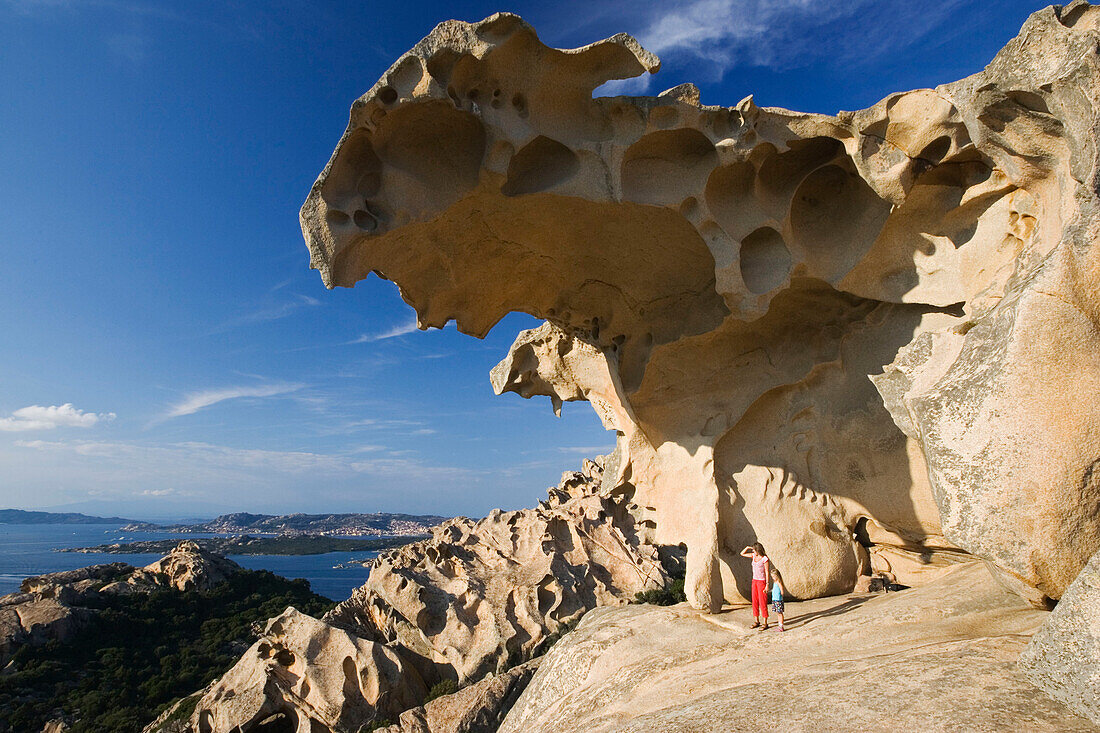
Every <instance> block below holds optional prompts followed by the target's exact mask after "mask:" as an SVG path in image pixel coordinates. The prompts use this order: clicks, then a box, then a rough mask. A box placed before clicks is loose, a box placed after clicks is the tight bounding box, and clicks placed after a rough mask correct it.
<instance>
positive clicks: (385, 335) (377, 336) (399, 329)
mask: <svg viewBox="0 0 1100 733" xmlns="http://www.w3.org/2000/svg"><path fill="white" fill-rule="evenodd" d="M416 330H418V329H417V326H416V319H415V318H413V319H412V320H411V321H407V322H405V323H402V324H400V325H397V326H394V327H393V328H391V329H389V330H386V331H382V332H380V333H365V334H363V335H362V336H360V337H359V338H357V339H352V340H351V341H347V342H345V344H344V345H345V346H351V345H352V344H369V343H373V342H375V341H384V340H385V339H392V338H396V337H398V336H404V335H405V334H407V333H412V332H413V331H416Z"/></svg>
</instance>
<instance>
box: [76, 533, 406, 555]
mask: <svg viewBox="0 0 1100 733" xmlns="http://www.w3.org/2000/svg"><path fill="white" fill-rule="evenodd" d="M420 536H423V535H420ZM416 539H418V536H416V535H406V536H401V537H382V538H378V539H369V540H361V539H352V538H348V537H321V536H318V535H281V536H279V537H250V536H249V535H244V536H243V537H213V538H197V539H194V540H191V541H192V542H194V543H195V544H197V545H198V546H199V547H201V548H202V549H203V550H206V551H207V552H213V553H216V554H218V555H321V554H323V553H326V552H361V551H366V550H388V549H389V548H391V547H400V546H401V545H407V544H408V543H410V542H412V541H414V540H416ZM178 544H179V540H144V541H139V542H122V543H118V542H116V543H112V544H107V545H96V546H94V547H66V548H60V549H58V552H85V553H87V552H96V553H100V552H101V553H105V554H108V555H130V554H136V553H143V552H149V553H168V552H171V551H172V548H174V547H175V546H176V545H178Z"/></svg>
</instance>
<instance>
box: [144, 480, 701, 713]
mask: <svg viewBox="0 0 1100 733" xmlns="http://www.w3.org/2000/svg"><path fill="white" fill-rule="evenodd" d="M602 476H603V468H602V463H601V462H600V461H599V460H597V461H585V462H584V466H583V469H582V470H581V471H570V472H566V473H565V474H564V475H563V476H562V480H561V482H560V483H559V484H558V486H556V487H554V488H551V489H550V490H549V492H548V496H547V500H546V501H544V502H540V503H539V506H538V507H536V508H534V509H524V510H521V511H516V512H501V511H499V510H496V511H493V512H491V513H490V514H489V516H488V517H486V518H484V519H481V520H477V521H475V520H472V519H467V518H465V517H458V518H456V519H452V520H449V521H447V522H444V523H443V524H442V525H440V526H439V527H437V528H436V529H435V531H434V533H433V536H432V537H431V539H428V540H423V541H420V542H415V543H412V544H410V545H405V546H403V547H400V548H397V549H394V550H390V551H388V552H385V553H383V554H381V555H380V556H379V557H378V558H376V559H375V560H374V562H373V565H372V567H371V571H370V575H369V576H368V579H367V582H366V583H365V584H364V585H363V586H362V587H360V588H358V589H356V591H355V592H354V593H353V594H352V596H351V598H349V599H348V600H346V601H344V602H343V603H341V604H339V605H338V606H336V607H335V608H334V609H333V610H332V611H330V612H329V613H328V614H326V615H325V617H324V619H321V620H318V619H313V618H310V617H308V616H305V615H303V614H300V613H298V612H297V611H294V610H293V609H289V610H288V611H287V612H286V613H285V614H283V616H281V617H279V618H277V619H273V620H271V621H269V623H268V627H267V630H266V631H265V632H264V633H263V634H262V636H261V639H260V641H259V642H257V644H256V645H255V646H253V647H252V648H251V649H250V650H249V651H248V652H247V653H246V654H245V655H244V657H242V659H241V661H239V662H238V663H237V665H236V666H235V667H234V668H233V669H232V670H230V671H229V672H228V673H227V674H225V675H224V676H223V677H222V678H221V679H220V680H218V681H217V682H216V683H215V685H214V686H213V687H212V688H210V689H209V690H207V691H206V692H205V693H204V694H203V696H202V699H201V701H200V702H199V704H198V706H197V707H196V709H195V713H194V714H193V715H192V716H191V718H190V722H189V724H188V725H189V727H187V728H186V730H188V731H192V733H230V732H231V731H233V732H236V731H243V733H250V732H252V731H264V730H267V728H264V726H265V725H276V724H278V725H280V726H290V727H289V728H287V729H288V730H300V731H306V730H308V731H311V732H313V733H325V732H328V731H337V732H338V731H345V730H350V731H354V730H359V728H360V727H361V726H367V725H374V724H377V723H378V722H379V721H385V720H389V721H393V720H397V719H398V715H399V714H400V713H402V711H407V710H409V711H410V712H408V713H406V714H404V715H401V717H400V721H399V725H400V726H402V728H401V729H402V730H409V731H424V730H428V731H431V732H432V733H441V732H443V731H453V732H454V733H458V731H470V732H472V731H477V730H487V729H491V727H490V728H486V727H485V726H491V724H492V721H497V722H499V720H500V719H501V718H502V717H503V714H504V713H505V712H507V709H508V707H509V706H510V705H511V703H512V702H513V701H514V700H515V698H516V697H517V696H518V694H519V692H520V691H521V690H522V688H523V686H524V685H525V684H526V682H527V680H528V679H529V678H530V675H531V673H532V672H533V671H534V668H535V665H534V664H529V665H525V664H524V663H525V662H528V661H529V660H531V659H533V658H535V657H537V656H538V655H539V654H540V653H541V652H542V651H543V650H544V649H545V648H546V647H547V646H549V645H550V644H551V643H552V642H553V641H555V640H556V639H557V638H558V637H559V636H560V635H561V634H562V633H565V632H567V631H568V630H569V629H570V628H572V626H573V625H574V624H575V623H576V622H577V620H578V619H579V618H580V617H581V616H582V615H583V614H584V613H585V612H586V611H588V610H590V609H592V608H595V607H597V606H602V605H616V604H623V603H626V602H627V601H628V600H630V599H633V598H634V596H635V594H636V593H638V592H640V591H644V590H650V589H653V588H658V587H664V586H665V585H667V584H668V583H669V582H670V579H671V574H672V573H675V572H676V571H677V570H678V569H680V570H682V563H683V552H682V550H680V549H679V548H658V547H657V546H655V545H653V544H652V543H651V542H650V540H649V537H648V535H649V534H651V528H650V527H647V526H646V525H645V524H644V523H639V522H637V521H636V518H635V517H634V516H633V515H632V514H631V512H632V510H634V509H636V507H634V506H633V505H632V504H630V503H629V502H628V501H627V500H626V499H625V497H624V496H622V495H621V494H616V495H615V496H611V497H609V496H603V495H601V494H600V493H599V489H600V486H601V483H602V482H601V479H602ZM349 660H350V661H349ZM348 665H352V667H354V669H352V667H349V666H348ZM353 672H354V673H353ZM494 675H495V676H494ZM446 679H450V680H456V681H457V682H458V683H459V684H460V685H463V688H462V689H461V690H459V691H458V692H457V693H455V694H454V695H450V696H448V697H446V698H440V699H438V700H433V701H432V702H430V703H429V704H427V705H425V706H423V707H419V708H418V707H417V706H418V705H420V704H421V703H422V702H423V701H424V698H425V696H426V692H427V690H428V688H430V687H431V686H432V685H434V684H435V683H437V682H440V681H442V680H446ZM348 680H359V682H358V683H356V685H358V686H355V685H352V684H351V683H350V682H348ZM414 708H415V709H414ZM410 709H412V710H410ZM149 730H159V729H158V728H156V727H150V729H149Z"/></svg>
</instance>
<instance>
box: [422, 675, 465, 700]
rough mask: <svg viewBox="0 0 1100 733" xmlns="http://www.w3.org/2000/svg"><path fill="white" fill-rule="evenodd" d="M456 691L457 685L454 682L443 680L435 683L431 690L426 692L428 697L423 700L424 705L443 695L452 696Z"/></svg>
mask: <svg viewBox="0 0 1100 733" xmlns="http://www.w3.org/2000/svg"><path fill="white" fill-rule="evenodd" d="M457 690H458V683H457V682H455V681H454V680H443V681H442V682H436V683H435V684H434V685H432V689H430V690H428V696H427V697H426V698H424V704H425V705H427V704H428V703H429V702H431V701H432V700H434V699H436V698H437V697H443V696H444V695H450V694H453V693H454V692H456V691H457Z"/></svg>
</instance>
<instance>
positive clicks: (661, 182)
mask: <svg viewBox="0 0 1100 733" xmlns="http://www.w3.org/2000/svg"><path fill="white" fill-rule="evenodd" d="M717 163H718V153H717V152H715V150H714V145H713V144H712V143H711V142H710V140H708V139H707V137H706V135H704V134H703V133H701V132H699V131H698V130H694V129H691V128H683V129H678V130H661V131H658V132H651V133H650V134H648V135H646V136H645V137H643V138H642V139H640V140H638V142H636V143H634V144H633V145H631V146H630V147H629V148H627V151H626V153H625V154H624V155H623V167H622V185H623V196H624V197H625V198H628V199H630V200H632V201H637V202H638V203H643V204H658V205H663V204H671V203H674V202H677V201H682V200H684V199H685V198H687V197H688V196H691V195H694V194H695V193H697V192H698V191H699V190H700V189H701V188H702V187H703V185H704V183H705V181H706V179H707V176H709V175H710V172H711V170H713V168H714V166H715V165H716V164H717Z"/></svg>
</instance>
